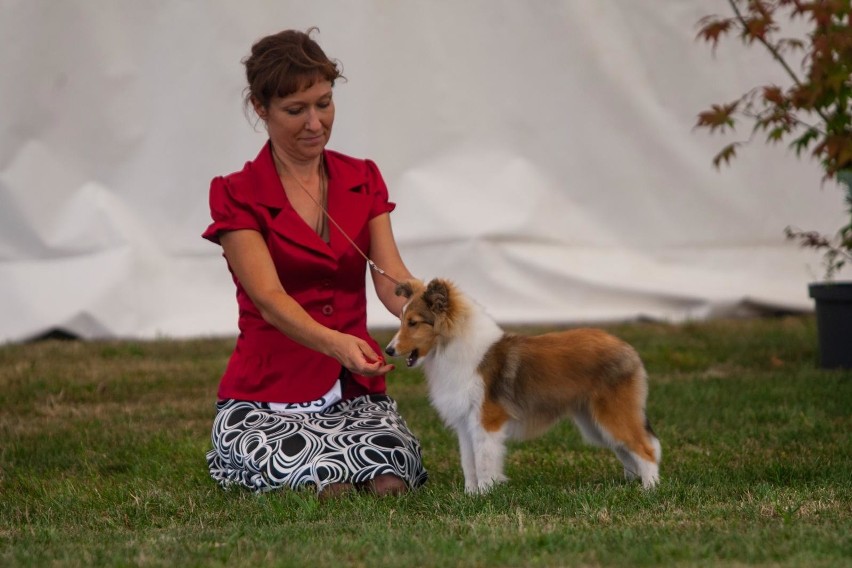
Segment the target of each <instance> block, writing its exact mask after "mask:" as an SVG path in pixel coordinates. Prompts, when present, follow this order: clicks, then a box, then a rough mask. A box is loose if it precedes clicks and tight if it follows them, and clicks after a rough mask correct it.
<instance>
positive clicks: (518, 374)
mask: <svg viewBox="0 0 852 568" xmlns="http://www.w3.org/2000/svg"><path fill="white" fill-rule="evenodd" d="M396 293H397V295H399V296H405V297H407V298H408V299H409V301H408V302H407V303H406V305H405V308H404V309H403V312H402V315H401V326H400V329H399V331H398V332H397V333H396V335H395V336H394V338H393V339H392V340H391V342H390V343H389V344H388V346H387V349H386V352H387V354H388V355H391V356H400V357H405V358H406V364H407V365H408V366H409V367H411V366H415V365H418V366H421V365H422V368H423V370H424V372H425V375H426V380H427V382H428V385H429V398H430V399H431V401H432V404H433V405H434V407H435V408H436V410H437V411H438V413H439V414H440V415H441V418H442V419H443V420H444V422H445V423H446V424H447V426H449V427H450V428H452V429H453V430H455V432H456V434H457V435H458V439H459V449H460V450H461V463H462V469H463V470H464V485H465V491H466V492H468V493H482V492H485V491H488V489H490V488H491V487H492V486H493V485H494V484H496V483H501V482H503V481H506V476H505V475H503V459H504V456H505V453H506V445H505V444H506V440H507V439H509V438H513V439H527V438H532V437H535V436H538V435H540V434H543V433H544V432H545V431H546V430H547V429H548V428H550V427H551V426H552V425H553V424H555V423H556V422H557V421H558V420H559V419H561V418H563V417H565V416H570V417H571V418H573V419H574V422H575V423H576V424H577V426H578V427H579V429H580V431H581V432H582V434H583V437H584V438H585V439H586V441H588V442H589V443H591V444H594V445H598V446H603V447H607V448H610V449H611V450H612V451H613V452H615V455H616V456H618V459H619V460H621V463H622V464H624V473H625V475H626V476H627V477H628V478H630V479H633V478H636V477H639V478H641V480H642V485H643V486H644V487H645V488H646V489H649V488H652V487H654V486H655V485H656V484H657V482H658V481H659V463H660V457H661V454H662V448H661V446H660V442H659V440H658V439H657V437H656V435H655V434H654V432H653V430H652V429H651V426H650V424H649V422H648V419H647V418H646V417H645V399H646V397H647V393H648V385H647V375H646V373H645V368H644V366H643V365H642V361H641V360H640V359H639V355H638V354H637V353H636V351H635V350H634V349H633V348H632V347H631V346H630V345H628V344H627V343H625V342H623V341H621V340H620V339H617V338H616V337H613V336H612V335H609V334H608V333H606V332H604V331H601V330H598V329H574V330H570V331H562V332H556V333H547V334H544V335H537V336H521V335H514V334H510V333H505V332H504V331H503V330H502V329H501V328H500V327H499V326H498V325H497V323H496V322H495V321H494V320H493V319H491V317H489V316H488V315H487V314H486V313H485V311H484V310H483V309H482V307H481V306H479V305H478V304H476V303H475V302H473V301H472V300H470V299H469V298H468V297H466V296H465V295H464V294H463V293H462V292H461V291H460V290H459V289H458V288H457V287H456V286H455V285H454V284H452V283H451V282H449V281H447V280H443V279H434V280H432V281H431V282H429V283H428V285H425V284H423V283H422V282H420V281H418V280H409V281H406V282H403V283H401V284H399V285H398V286H397V288H396Z"/></svg>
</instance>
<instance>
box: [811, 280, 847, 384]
mask: <svg viewBox="0 0 852 568" xmlns="http://www.w3.org/2000/svg"><path fill="white" fill-rule="evenodd" d="M808 290H809V291H810V296H811V298H813V299H814V301H815V302H816V318H817V334H818V335H819V353H820V365H821V366H822V367H823V368H824V369H852V282H830V283H820V284H811V285H810V286H809V287H808Z"/></svg>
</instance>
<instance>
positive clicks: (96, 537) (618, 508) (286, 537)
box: [0, 318, 852, 567]
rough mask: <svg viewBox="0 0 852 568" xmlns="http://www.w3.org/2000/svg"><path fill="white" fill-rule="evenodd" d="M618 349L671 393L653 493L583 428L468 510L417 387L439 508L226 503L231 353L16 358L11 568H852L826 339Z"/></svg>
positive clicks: (411, 399) (192, 350) (732, 331)
mask: <svg viewBox="0 0 852 568" xmlns="http://www.w3.org/2000/svg"><path fill="white" fill-rule="evenodd" d="M610 329H611V331H613V332H615V333H616V334H617V335H619V336H621V337H623V338H625V339H627V340H628V341H630V342H631V343H633V344H634V345H635V346H636V348H637V349H638V350H639V352H640V353H641V354H642V356H643V357H644V359H645V361H646V364H647V367H648V369H649V372H650V374H651V379H650V382H651V386H650V397H649V403H648V412H649V416H650V417H651V420H652V422H653V425H654V428H655V429H656V431H657V434H658V435H659V437H660V439H661V441H662V444H663V463H662V468H661V475H662V483H661V485H660V487H659V488H658V489H657V490H655V491H652V492H645V491H642V490H641V489H640V487H639V485H638V484H634V483H627V482H625V481H623V480H622V474H621V467H620V465H619V463H618V461H617V460H616V459H615V457H614V456H612V455H611V454H610V453H609V452H606V451H604V450H600V449H595V448H589V447H587V446H584V445H583V444H582V443H581V441H580V438H579V436H578V434H577V433H576V432H575V431H574V429H573V427H572V426H571V425H570V424H564V425H561V426H558V427H557V428H555V429H554V430H553V431H551V432H550V433H549V434H548V435H546V436H545V437H543V438H541V439H539V440H536V441H533V442H527V443H525V444H523V445H521V444H518V445H513V446H512V448H511V450H510V453H509V457H508V463H507V473H508V475H509V476H510V478H511V480H510V482H509V483H508V484H506V485H503V486H500V487H498V488H497V489H496V490H494V491H493V492H492V493H490V494H488V495H486V496H467V495H465V494H464V492H463V491H462V476H461V469H460V467H459V461H458V454H457V449H456V443H455V439H454V437H453V436H452V435H451V433H450V432H448V431H447V430H446V429H445V428H444V427H443V426H442V425H441V424H440V422H439V421H438V419H437V416H436V415H435V413H434V411H433V410H432V409H431V407H430V406H429V404H428V402H427V399H426V394H425V386H424V384H423V379H422V377H421V376H420V375H419V373H418V372H416V371H409V370H405V369H400V370H398V371H396V372H394V373H393V374H392V375H391V376H390V380H389V390H390V393H391V394H392V395H393V396H394V397H395V398H397V400H398V401H399V405H400V408H401V410H402V412H403V415H404V416H405V417H406V419H407V421H408V423H409V425H410V426H411V428H412V430H414V432H415V433H416V434H417V435H418V436H419V437H420V439H421V442H422V444H423V451H424V458H425V461H426V466H427V468H428V469H429V472H430V481H429V483H427V485H426V486H425V487H424V488H423V489H421V490H419V491H417V492H415V493H413V494H410V495H407V496H404V497H401V498H385V499H375V498H371V497H369V496H362V495H357V496H354V497H349V498H344V499H341V500H337V501H323V502H320V501H319V500H317V498H316V497H315V496H314V495H313V494H311V493H308V492H300V493H295V492H277V493H272V494H266V495H261V496H257V495H254V494H250V493H247V492H244V491H239V490H234V491H228V492H225V491H222V490H220V489H219V488H218V487H217V486H216V485H214V484H213V482H212V481H211V480H210V479H209V477H208V475H207V471H206V466H205V461H204V453H205V452H206V450H207V449H208V447H209V430H210V425H211V420H212V418H213V412H214V407H213V404H214V399H215V391H216V385H217V381H218V377H219V375H220V373H221V372H222V370H223V368H224V366H225V363H226V360H227V357H228V355H229V352H230V349H231V346H232V343H233V342H232V341H231V340H218V339H215V340H195V341H154V342H87V343H83V342H57V341H48V342H42V343H34V344H26V345H8V346H3V347H0V565H2V566H58V565H61V566H87V567H88V566H128V565H132V566H198V565H206V566H259V565H281V566H308V565H310V566H317V567H323V566H332V565H334V566H418V567H423V566H572V565H582V566H659V565H666V566H719V565H727V566H742V565H763V566H826V567H828V566H831V567H834V566H852V537H850V534H852V451H851V450H852V445H850V432H852V413H850V408H852V373H849V372H839V371H835V372H828V371H822V370H819V369H817V368H815V364H814V361H815V359H816V353H815V345H816V338H815V329H814V322H813V320H812V319H811V318H783V319H772V320H746V321H727V322H726V321H717V322H710V323H695V324H688V325H682V326H670V325H661V324H633V325H623V326H616V327H612V328H610ZM376 336H377V338H378V339H380V341H384V340H385V339H387V337H388V334H387V333H386V332H377V333H376Z"/></svg>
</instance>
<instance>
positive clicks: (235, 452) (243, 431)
mask: <svg viewBox="0 0 852 568" xmlns="http://www.w3.org/2000/svg"><path fill="white" fill-rule="evenodd" d="M216 410H217V413H216V419H215V421H214V423H213V449H212V450H210V451H209V452H208V453H207V465H208V466H209V468H210V475H211V476H212V477H213V479H214V480H215V481H216V482H218V483H219V485H221V486H222V487H230V486H242V487H246V488H249V489H251V490H253V491H258V492H260V491H269V490H272V489H277V488H280V487H289V488H292V489H298V488H301V487H305V486H310V485H312V486H315V487H316V488H317V490H318V491H322V489H323V487H325V486H326V485H328V484H330V483H354V484H359V483H363V482H366V481H369V480H371V479H373V478H375V477H376V476H379V475H384V474H392V475H396V476H397V477H400V478H402V479H403V480H405V481H406V482H407V483H408V486H409V487H410V488H412V489H413V488H416V487H419V486H420V485H423V483H425V482H426V478H427V473H426V470H425V469H424V468H423V460H422V458H421V453H420V442H419V441H418V440H417V438H415V437H414V434H412V433H411V431H410V430H409V429H408V426H407V425H406V423H405V420H403V418H402V416H400V414H399V412H398V410H397V405H396V402H395V401H394V400H393V399H392V398H390V397H388V396H386V395H366V396H359V397H357V398H353V399H350V400H343V401H341V402H338V403H337V404H335V405H333V406H331V407H329V408H327V409H325V410H323V411H321V412H315V413H307V414H287V413H281V412H275V411H273V410H270V409H269V405H268V404H266V403H262V402H245V401H238V400H225V401H220V402H219V403H217V405H216Z"/></svg>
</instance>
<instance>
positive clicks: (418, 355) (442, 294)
mask: <svg viewBox="0 0 852 568" xmlns="http://www.w3.org/2000/svg"><path fill="white" fill-rule="evenodd" d="M396 295H397V296H404V297H406V298H408V303H406V304H405V307H403V309H402V314H401V316H400V326H399V331H397V332H396V335H394V337H393V339H392V340H391V342H390V343H389V344H388V346H387V348H386V349H385V352H386V353H387V354H388V355H390V356H399V357H405V363H406V365H408V366H409V367H412V366H414V365H417V364H418V363H420V362H422V361H423V360H424V358H425V357H427V356H428V355H429V353H431V352H432V350H433V349H434V348H435V346H436V345H439V344H440V343H441V342H442V341H444V340H446V339H447V338H448V337H449V336H450V334H451V333H452V332H453V328H454V326H455V324H456V323H457V322H458V321H459V319H460V317H461V316H462V314H463V313H464V312H465V306H466V304H465V302H464V301H463V299H462V297H461V294H460V292H458V290H456V288H455V286H454V285H453V284H452V283H451V282H449V281H448V280H443V279H440V278H435V279H433V280H431V281H430V282H429V283H428V284H423V282H421V281H419V280H408V281H406V282H402V283H401V284H399V285H398V286H397V287H396Z"/></svg>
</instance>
